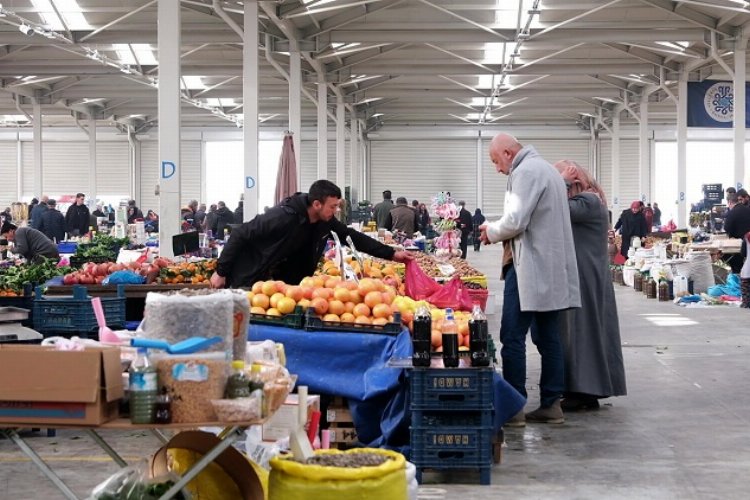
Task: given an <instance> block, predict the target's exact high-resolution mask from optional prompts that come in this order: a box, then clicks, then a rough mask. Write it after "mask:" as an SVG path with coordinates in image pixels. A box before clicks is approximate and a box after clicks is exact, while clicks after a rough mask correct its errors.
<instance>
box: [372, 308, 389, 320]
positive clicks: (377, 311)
mask: <svg viewBox="0 0 750 500" xmlns="http://www.w3.org/2000/svg"><path fill="white" fill-rule="evenodd" d="M372 315H373V316H374V317H376V318H386V319H388V317H389V316H390V315H391V307H390V306H389V305H387V304H375V307H373V308H372Z"/></svg>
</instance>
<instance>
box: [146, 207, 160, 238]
mask: <svg viewBox="0 0 750 500" xmlns="http://www.w3.org/2000/svg"><path fill="white" fill-rule="evenodd" d="M143 227H144V229H145V230H146V232H149V233H158V232H159V216H158V215H157V214H156V212H154V211H153V210H149V211H148V212H147V213H146V219H145V220H144V224H143Z"/></svg>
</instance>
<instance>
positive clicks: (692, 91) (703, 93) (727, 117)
mask: <svg viewBox="0 0 750 500" xmlns="http://www.w3.org/2000/svg"><path fill="white" fill-rule="evenodd" d="M748 120H750V99H748V87H747V85H745V127H748V126H749V125H750V121H748ZM733 124H734V84H733V83H732V82H722V81H718V80H703V81H702V82H689V83H688V117H687V125H688V127H711V128H732V127H733Z"/></svg>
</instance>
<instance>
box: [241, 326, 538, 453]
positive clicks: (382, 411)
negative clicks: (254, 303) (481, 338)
mask: <svg viewBox="0 0 750 500" xmlns="http://www.w3.org/2000/svg"><path fill="white" fill-rule="evenodd" d="M248 339H249V340H252V341H259V340H273V341H274V342H279V343H281V344H284V351H285V353H286V361H287V363H286V365H287V368H288V369H289V372H290V373H294V374H296V375H297V376H298V379H297V384H298V385H306V386H308V388H309V391H310V393H311V394H316V393H317V394H329V395H333V396H341V397H344V398H347V400H348V401H349V409H350V410H351V412H352V420H353V421H354V425H355V427H356V429H357V437H358V439H359V441H360V442H362V443H364V444H367V445H368V446H373V447H384V448H394V449H398V450H399V451H402V452H404V451H405V452H407V453H408V450H407V449H406V447H407V446H408V443H409V425H410V413H409V411H408V408H409V383H408V380H407V377H406V375H407V373H406V372H407V370H404V369H403V368H392V367H389V366H387V365H388V361H389V360H390V359H391V358H409V357H411V354H412V344H411V338H410V336H409V331H408V330H407V329H404V330H402V331H401V333H400V334H398V335H396V336H392V335H380V334H368V333H357V332H324V331H304V330H294V329H291V328H282V327H277V326H268V325H250V327H249V328H248ZM494 393H495V401H494V404H495V419H494V424H495V429H496V430H500V427H501V426H502V425H503V424H504V423H505V422H507V421H508V420H509V419H510V418H511V417H512V416H513V415H515V414H516V413H518V411H520V410H521V409H522V408H523V405H524V404H525V399H524V398H523V396H521V395H520V394H519V393H518V392H517V391H516V390H515V389H513V387H511V386H510V384H508V383H507V382H506V381H505V380H504V379H503V378H502V377H501V376H500V375H499V374H497V373H496V374H495V377H494Z"/></svg>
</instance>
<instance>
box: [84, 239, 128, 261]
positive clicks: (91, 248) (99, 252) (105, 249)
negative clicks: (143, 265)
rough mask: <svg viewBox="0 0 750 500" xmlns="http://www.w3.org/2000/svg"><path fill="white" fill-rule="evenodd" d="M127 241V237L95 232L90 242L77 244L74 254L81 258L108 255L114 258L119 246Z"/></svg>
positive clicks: (124, 244) (122, 245)
mask: <svg viewBox="0 0 750 500" xmlns="http://www.w3.org/2000/svg"><path fill="white" fill-rule="evenodd" d="M129 243H130V240H129V239H128V238H114V237H112V236H109V235H108V234H97V235H96V236H94V237H93V238H92V239H91V243H88V244H81V245H78V247H77V248H76V254H75V256H76V257H80V258H83V259H87V258H92V257H108V258H110V259H112V260H115V259H116V258H117V253H118V252H119V251H120V248H122V247H124V246H126V245H128V244H129Z"/></svg>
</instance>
